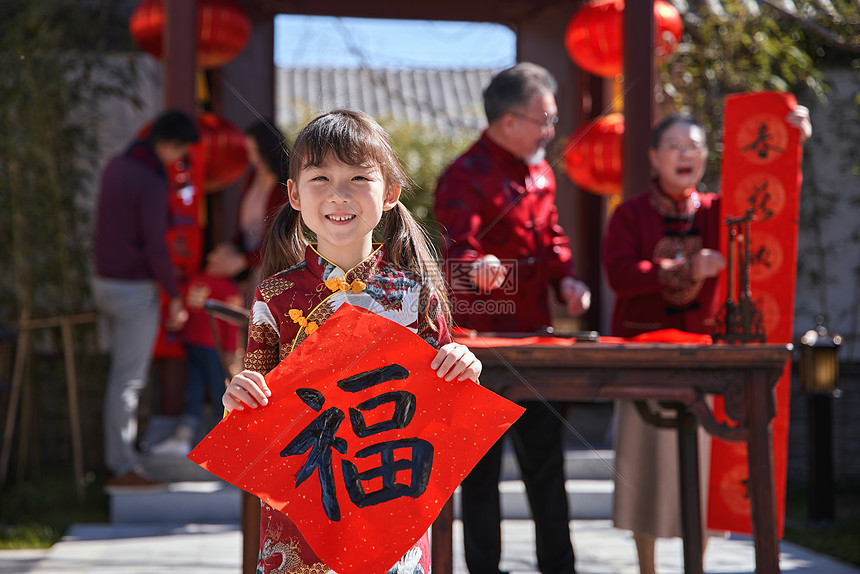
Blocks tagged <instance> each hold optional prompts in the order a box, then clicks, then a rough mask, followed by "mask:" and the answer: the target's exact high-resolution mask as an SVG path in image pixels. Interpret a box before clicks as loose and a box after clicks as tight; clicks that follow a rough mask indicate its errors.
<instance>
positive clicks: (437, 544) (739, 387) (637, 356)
mask: <svg viewBox="0 0 860 574" xmlns="http://www.w3.org/2000/svg"><path fill="white" fill-rule="evenodd" d="M480 339H481V338H480V337H478V338H476V339H475V344H474V345H471V344H470V343H469V341H468V340H464V339H458V340H459V341H461V342H463V343H465V344H467V345H470V347H471V349H472V351H473V352H474V353H475V355H477V356H478V358H480V360H481V362H482V363H483V364H484V370H483V374H482V375H481V383H482V384H483V385H485V386H487V387H488V388H491V389H493V390H494V391H496V392H498V393H499V394H501V395H503V396H505V397H507V398H509V399H511V400H514V401H519V400H536V399H537V400H539V399H546V400H550V401H604V400H614V399H631V400H636V401H640V400H644V399H656V400H659V401H664V402H666V403H671V404H672V406H675V407H676V408H677V412H678V414H679V419H680V423H681V424H680V425H679V428H678V437H679V438H678V441H679V442H678V445H679V462H680V475H681V492H680V498H681V515H682V527H683V531H684V571H685V572H686V573H687V574H702V551H703V549H702V531H701V528H702V527H701V522H700V516H701V509H700V507H699V500H700V499H699V476H698V463H697V444H696V426H697V425H698V424H701V425H702V426H703V427H704V428H705V430H707V431H708V432H709V433H710V434H712V435H714V436H718V437H720V438H723V439H726V440H731V441H742V442H745V443H746V444H747V449H748V453H749V472H750V498H751V510H752V531H753V541H754V544H755V556H756V572H757V573H758V574H775V573H778V572H779V540H778V528H777V522H776V497H775V494H774V478H773V452H772V450H771V421H772V419H773V417H774V414H775V399H774V393H773V387H774V385H775V384H776V382H777V380H778V379H779V377H780V376H781V375H782V372H783V370H784V367H785V364H786V361H787V360H788V359H789V358H790V355H791V350H792V346H791V345H758V344H755V345H707V346H705V345H676V344H668V343H612V344H608V343H602V342H601V343H576V344H573V345H570V346H554V345H528V346H503V343H502V345H499V343H498V342H497V343H495V345H493V346H485V347H481V346H479V345H480V344H481V343H480ZM708 394H713V395H722V396H723V397H725V409H726V413H727V415H728V416H729V417H730V418H731V419H732V420H733V421H735V424H733V425H732V426H728V425H725V424H720V423H717V421H716V420H715V419H714V416H713V412H712V411H711V408H710V406H709V405H708V403H707V401H706V399H705V396H706V395H708ZM452 521H453V504H452V502H451V501H450V500H449V501H448V503H447V504H446V505H445V507H444V508H443V510H442V512H441V514H440V515H439V518H437V520H436V521H435V522H434V524H433V529H432V542H433V549H432V557H433V558H432V559H433V568H434V571H435V572H437V573H439V574H451V572H452V570H453V551H452V532H451V523H452Z"/></svg>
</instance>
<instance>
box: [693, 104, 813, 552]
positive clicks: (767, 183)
mask: <svg viewBox="0 0 860 574" xmlns="http://www.w3.org/2000/svg"><path fill="white" fill-rule="evenodd" d="M796 105H797V102H796V100H795V98H794V96H793V95H791V94H787V93H782V92H759V93H750V94H738V95H733V96H729V97H728V98H726V105H725V117H724V136H723V145H724V151H723V158H722V182H721V190H722V195H723V199H722V214H721V217H722V220H723V221H725V220H726V218H728V217H732V218H736V217H740V216H743V215H745V214H746V213H747V212H748V210H750V209H752V210H753V212H754V214H755V220H754V221H753V222H752V223H751V225H750V235H751V237H750V238H749V241H750V248H751V258H752V263H751V266H750V291H751V293H752V300H753V302H754V303H755V305H756V306H757V307H758V310H759V311H760V312H761V314H762V319H763V326H764V330H765V333H766V341H767V342H768V343H790V342H791V341H792V339H793V333H794V325H793V321H794V292H795V278H796V275H797V234H798V211H799V209H800V181H801V172H800V167H801V165H800V159H801V149H800V133H799V131H798V130H797V129H796V128H794V127H792V126H790V125H789V124H788V123H786V121H785V117H786V116H787V115H788V113H789V111H791V110H792V109H793V108H794V107H795V106H796ZM727 243H728V239H727V236H726V237H724V238H723V244H724V245H723V253H726V252H727ZM735 295H736V294H735ZM790 368H791V367H790V365H787V366H786V369H785V372H784V373H783V375H782V377H781V378H780V380H779V382H778V383H777V385H776V418H775V419H774V421H773V425H772V430H773V466H774V484H775V485H776V503H777V518H778V524H779V528H780V533H779V534H780V537H781V536H782V529H783V523H784V516H785V479H786V471H787V452H788V420H789V418H788V414H789V398H790V391H791V375H790ZM714 407H715V408H714V410H715V412H716V414H717V416H718V418H719V419H720V420H724V419H725V416H724V412H725V411H724V409H723V401H722V399H721V398H720V397H718V398H717V400H716V401H715V405H714ZM748 478H749V466H748V463H747V452H746V447H745V445H744V444H742V443H728V442H724V441H721V440H718V439H714V442H713V446H712V449H711V476H710V488H709V496H708V501H709V504H708V527H709V528H713V529H718V530H731V531H733V532H742V533H750V532H751V518H750V504H749V489H748V486H747V482H748Z"/></svg>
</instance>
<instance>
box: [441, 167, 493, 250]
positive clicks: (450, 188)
mask: <svg viewBox="0 0 860 574" xmlns="http://www.w3.org/2000/svg"><path fill="white" fill-rule="evenodd" d="M483 202H484V198H483V197H482V193H481V189H480V187H479V185H478V182H477V181H476V180H475V179H474V178H473V177H472V176H471V175H470V174H469V173H468V172H467V170H465V169H463V168H461V167H459V166H458V164H456V163H455V164H453V165H452V166H451V167H450V168H449V169H448V171H447V172H445V173H444V174H443V175H442V177H441V178H440V179H439V184H438V186H437V188H436V199H435V203H434V205H433V211H434V214H435V215H436V221H437V222H438V223H439V226H440V231H441V234H442V256H443V258H445V259H466V260H474V259H477V258H479V257H481V256H483V255H485V254H486V251H485V250H484V248H483V247H482V246H481V244H480V242H479V241H478V240H477V239H476V237H478V234H479V232H480V229H481V226H482V223H483V222H482V217H481V214H482V211H483V210H482V205H483Z"/></svg>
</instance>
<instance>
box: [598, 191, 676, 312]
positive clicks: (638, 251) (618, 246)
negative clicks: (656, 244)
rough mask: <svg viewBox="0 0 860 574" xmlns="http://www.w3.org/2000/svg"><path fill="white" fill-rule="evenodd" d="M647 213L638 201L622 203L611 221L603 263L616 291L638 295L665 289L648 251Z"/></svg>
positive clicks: (604, 242) (605, 240)
mask: <svg viewBox="0 0 860 574" xmlns="http://www.w3.org/2000/svg"><path fill="white" fill-rule="evenodd" d="M643 217H644V214H641V213H638V211H637V209H636V208H635V204H634V203H625V204H622V205H620V206H619V207H618V208H617V209H616V210H615V213H613V214H612V218H611V219H610V221H609V227H608V228H607V231H606V236H605V237H604V240H603V267H604V270H605V271H606V278H607V280H608V281H609V287H610V288H611V289H612V290H613V291H614V292H615V294H616V295H624V296H635V295H643V294H646V293H655V292H659V291H663V290H664V286H663V285H662V284H661V283H660V279H659V276H658V269H657V267H656V266H655V265H654V264H653V263H652V261H651V255H652V254H651V253H645V248H644V245H643V244H644V243H645V235H646V233H647V231H646V230H645V228H644V227H643V226H642V220H643Z"/></svg>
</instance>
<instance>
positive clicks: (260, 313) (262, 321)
mask: <svg viewBox="0 0 860 574" xmlns="http://www.w3.org/2000/svg"><path fill="white" fill-rule="evenodd" d="M279 315H280V314H278V313H277V312H276V311H275V310H273V309H271V308H270V307H269V304H268V303H266V301H265V299H264V298H263V296H262V294H261V293H260V289H259V288H257V291H256V293H254V303H253V304H252V306H251V317H250V319H249V322H248V347H247V348H246V350H245V368H246V369H248V370H249V371H256V372H258V373H262V374H263V375H265V374H267V373H268V372H269V371H271V370H272V369H274V368H275V367H276V366H277V365H278V363H279V362H280V352H279V351H280V331H281V329H282V328H283V325H282V324H281V322H280V321H279V320H278V319H276V317H278V316H279Z"/></svg>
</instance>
